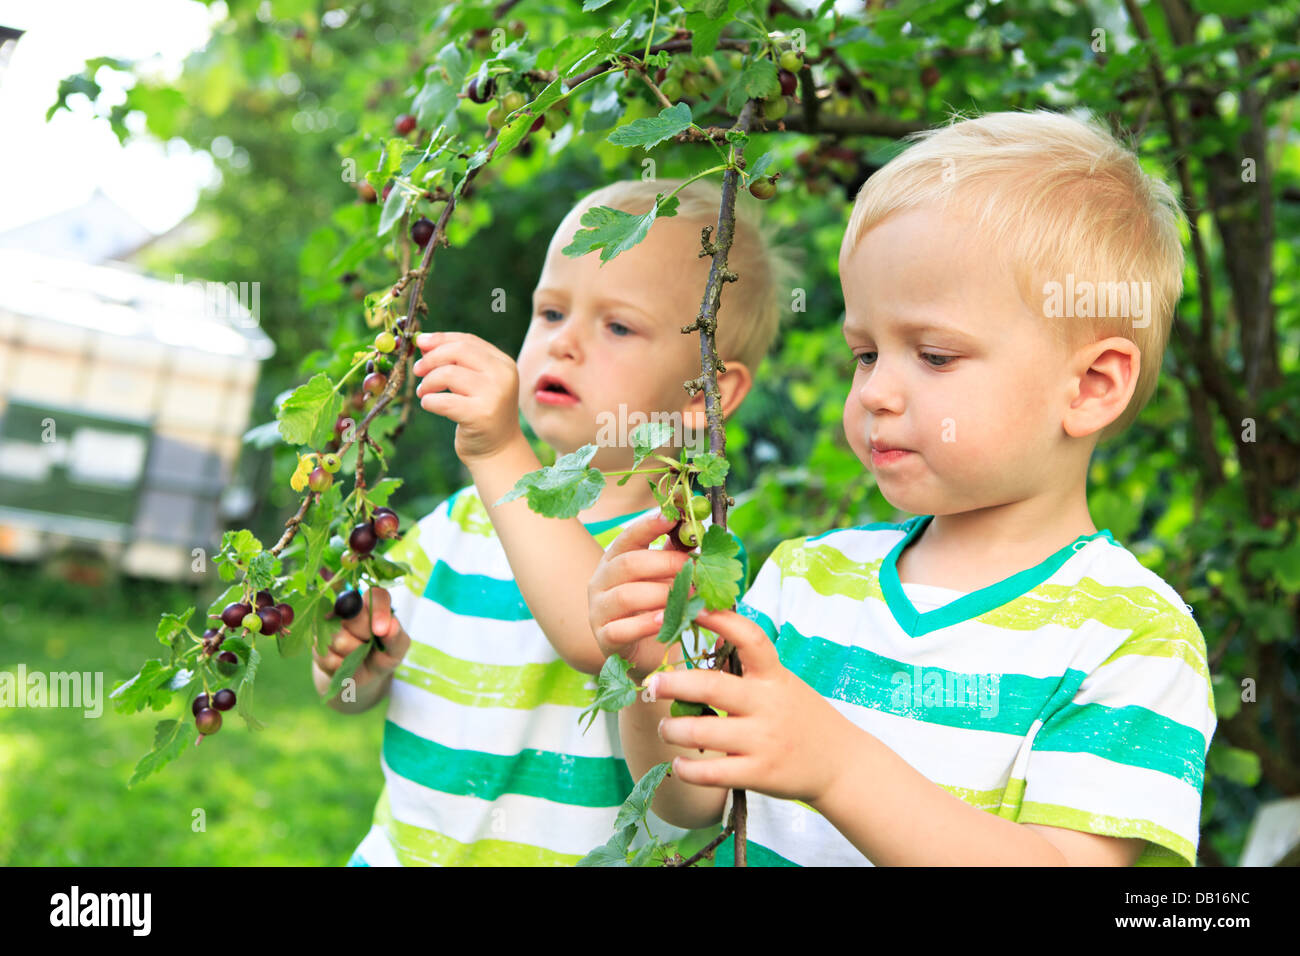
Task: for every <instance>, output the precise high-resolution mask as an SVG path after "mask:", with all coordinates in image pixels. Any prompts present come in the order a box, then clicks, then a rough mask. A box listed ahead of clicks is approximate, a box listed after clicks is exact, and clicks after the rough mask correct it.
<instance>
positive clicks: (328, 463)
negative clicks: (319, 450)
mask: <svg viewBox="0 0 1300 956" xmlns="http://www.w3.org/2000/svg"><path fill="white" fill-rule="evenodd" d="M320 466H321V467H322V468H324V469H325V470H326V471H327V472H329V473H330V474H331V475H332V474H335V473H336V472H337V471H338V470H339V469H340V468H342V467H343V461H342V459H340V458H339V456H338V455H335V454H334V453H333V452H331V453H330V454H328V455H321V459H320ZM339 540H342V539H341V538H340V539H339Z"/></svg>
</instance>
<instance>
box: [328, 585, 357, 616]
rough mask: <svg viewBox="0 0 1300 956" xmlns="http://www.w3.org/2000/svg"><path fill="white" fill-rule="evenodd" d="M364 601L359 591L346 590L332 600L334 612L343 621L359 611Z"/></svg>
mask: <svg viewBox="0 0 1300 956" xmlns="http://www.w3.org/2000/svg"><path fill="white" fill-rule="evenodd" d="M363 604H364V602H363V600H362V598H361V592H360V591H353V590H350V589H349V590H347V591H344V592H343V593H342V594H340V595H339V596H338V600H336V601H335V602H334V613H335V614H337V615H338V616H339V617H340V618H342V619H343V620H345V621H350V620H352V618H354V617H356V616H357V615H358V614H360V613H361V608H362V606H363Z"/></svg>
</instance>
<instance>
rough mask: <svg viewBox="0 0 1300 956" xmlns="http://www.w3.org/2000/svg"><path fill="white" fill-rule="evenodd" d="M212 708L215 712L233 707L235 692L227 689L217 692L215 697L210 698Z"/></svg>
mask: <svg viewBox="0 0 1300 956" xmlns="http://www.w3.org/2000/svg"><path fill="white" fill-rule="evenodd" d="M212 706H213V707H215V708H217V710H229V709H230V708H231V707H234V706H235V692H234V691H233V690H231V689H230V688H229V687H227V688H226V689H225V690H219V691H217V693H216V696H215V697H213V698H212Z"/></svg>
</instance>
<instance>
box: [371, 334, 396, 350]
mask: <svg viewBox="0 0 1300 956" xmlns="http://www.w3.org/2000/svg"><path fill="white" fill-rule="evenodd" d="M396 347H397V339H396V338H395V337H394V336H393V333H392V332H380V333H379V334H378V335H376V336H375V348H377V349H378V350H379V351H381V352H384V353H388V352H391V351H392V350H393V349H395V348H396Z"/></svg>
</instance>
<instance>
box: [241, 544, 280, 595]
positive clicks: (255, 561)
mask: <svg viewBox="0 0 1300 956" xmlns="http://www.w3.org/2000/svg"><path fill="white" fill-rule="evenodd" d="M279 573H280V559H279V558H277V557H276V556H275V555H273V554H272V553H271V552H270V551H259V552H258V553H257V554H255V555H253V557H252V558H251V559H249V562H248V574H247V580H248V584H249V586H250V587H252V588H253V590H254V591H261V590H262V589H264V588H269V587H271V585H273V584H275V579H276V576H277V575H279Z"/></svg>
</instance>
